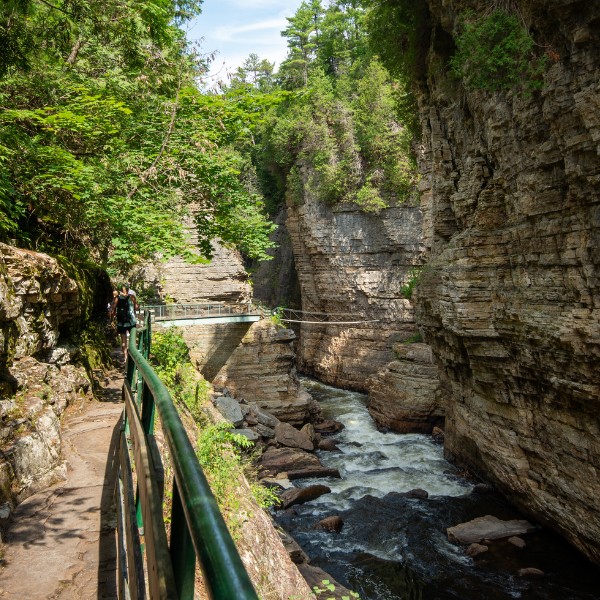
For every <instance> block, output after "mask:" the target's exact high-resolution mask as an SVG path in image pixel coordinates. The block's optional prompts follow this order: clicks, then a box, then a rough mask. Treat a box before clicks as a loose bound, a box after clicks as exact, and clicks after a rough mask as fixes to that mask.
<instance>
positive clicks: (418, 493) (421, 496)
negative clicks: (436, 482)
mask: <svg viewBox="0 0 600 600" xmlns="http://www.w3.org/2000/svg"><path fill="white" fill-rule="evenodd" d="M401 495H402V496H405V497H406V498H416V499H417V500H426V499H427V498H429V492H427V491H426V490H422V489H421V488H415V489H414V490H409V491H408V492H404V493H403V494H401Z"/></svg>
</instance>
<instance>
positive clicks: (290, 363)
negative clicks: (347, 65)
mask: <svg viewBox="0 0 600 600" xmlns="http://www.w3.org/2000/svg"><path fill="white" fill-rule="evenodd" d="M182 333H183V335H184V338H185V340H186V342H187V344H188V346H189V347H190V355H191V358H192V360H193V361H194V362H195V363H196V365H197V367H198V369H199V371H200V372H201V373H202V375H203V376H204V377H206V379H208V380H209V381H212V383H213V384H214V385H215V386H217V387H227V388H229V390H230V391H231V392H232V394H233V395H234V396H235V397H236V398H244V399H245V400H246V401H248V402H256V404H257V405H258V406H259V407H262V408H264V409H266V410H268V411H269V412H270V413H272V414H273V415H275V417H277V418H278V419H279V420H281V421H285V422H287V423H292V424H294V425H301V424H302V423H304V422H306V421H308V420H310V418H311V417H312V416H314V414H315V412H318V407H317V406H316V404H315V402H314V400H313V399H312V397H311V396H310V394H309V393H308V392H307V391H306V390H304V388H303V387H302V385H301V384H300V381H299V380H298V377H297V375H296V367H295V356H296V355H295V353H294V350H293V347H292V342H293V340H294V339H295V337H296V336H295V334H294V332H293V331H292V330H290V329H280V328H277V327H276V326H275V325H273V323H271V322H270V321H269V320H266V319H265V320H262V321H259V322H257V323H238V324H234V323H228V324H224V325H194V326H187V327H185V328H183V329H182Z"/></svg>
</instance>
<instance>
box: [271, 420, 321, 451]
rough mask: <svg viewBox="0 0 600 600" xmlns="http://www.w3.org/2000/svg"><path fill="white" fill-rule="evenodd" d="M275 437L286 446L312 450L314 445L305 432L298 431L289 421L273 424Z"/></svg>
mask: <svg viewBox="0 0 600 600" xmlns="http://www.w3.org/2000/svg"><path fill="white" fill-rule="evenodd" d="M275 439H276V440H277V441H278V442H279V443H280V444H281V445H282V446H287V447H288V448H301V449H302V450H314V449H315V446H314V444H313V443H312V442H311V441H310V438H309V437H308V436H307V435H306V433H304V432H302V431H298V430H297V429H296V428H295V427H293V426H292V425H290V424H289V423H281V422H280V423H277V425H276V426H275Z"/></svg>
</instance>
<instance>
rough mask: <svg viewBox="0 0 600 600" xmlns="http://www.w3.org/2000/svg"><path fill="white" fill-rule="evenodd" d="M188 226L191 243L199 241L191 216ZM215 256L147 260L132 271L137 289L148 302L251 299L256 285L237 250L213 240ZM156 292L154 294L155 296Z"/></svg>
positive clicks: (225, 301)
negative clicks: (250, 279) (253, 285)
mask: <svg viewBox="0 0 600 600" xmlns="http://www.w3.org/2000/svg"><path fill="white" fill-rule="evenodd" d="M185 230H186V234H187V237H188V239H189V241H190V243H191V244H192V245H193V244H195V243H196V242H197V241H198V233H197V231H196V227H195V225H194V224H193V221H192V220H191V219H187V220H186V225H185ZM212 247H213V259H212V260H211V261H206V260H201V261H199V262H197V263H191V262H189V261H186V260H184V259H183V258H182V257H181V256H174V257H172V258H170V259H169V260H167V261H165V262H160V261H156V262H154V263H146V264H145V265H143V266H142V267H140V268H136V269H135V270H134V272H133V273H131V282H132V285H133V286H134V287H137V288H139V289H137V290H136V291H137V292H138V293H139V292H140V291H142V295H143V297H145V298H148V303H156V304H161V303H163V302H165V301H166V302H173V303H177V304H180V303H181V304H202V303H206V302H223V303H230V304H234V303H237V302H249V301H250V298H251V295H252V289H251V287H250V284H249V282H248V274H247V273H246V269H245V268H244V262H243V260H242V257H241V255H240V253H239V252H238V251H237V250H234V249H231V248H227V247H225V246H224V245H222V244H220V243H219V242H217V241H213V242H212ZM153 296H154V298H153Z"/></svg>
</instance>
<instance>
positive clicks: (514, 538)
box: [508, 536, 527, 548]
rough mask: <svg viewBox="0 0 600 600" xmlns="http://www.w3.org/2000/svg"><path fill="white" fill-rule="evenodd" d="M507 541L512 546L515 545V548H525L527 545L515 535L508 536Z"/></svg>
mask: <svg viewBox="0 0 600 600" xmlns="http://www.w3.org/2000/svg"><path fill="white" fill-rule="evenodd" d="M508 542H509V543H510V544H512V545H513V546H516V547H517V548H525V546H526V545H527V544H526V543H525V540H524V539H523V538H520V537H517V536H512V537H509V538H508Z"/></svg>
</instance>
